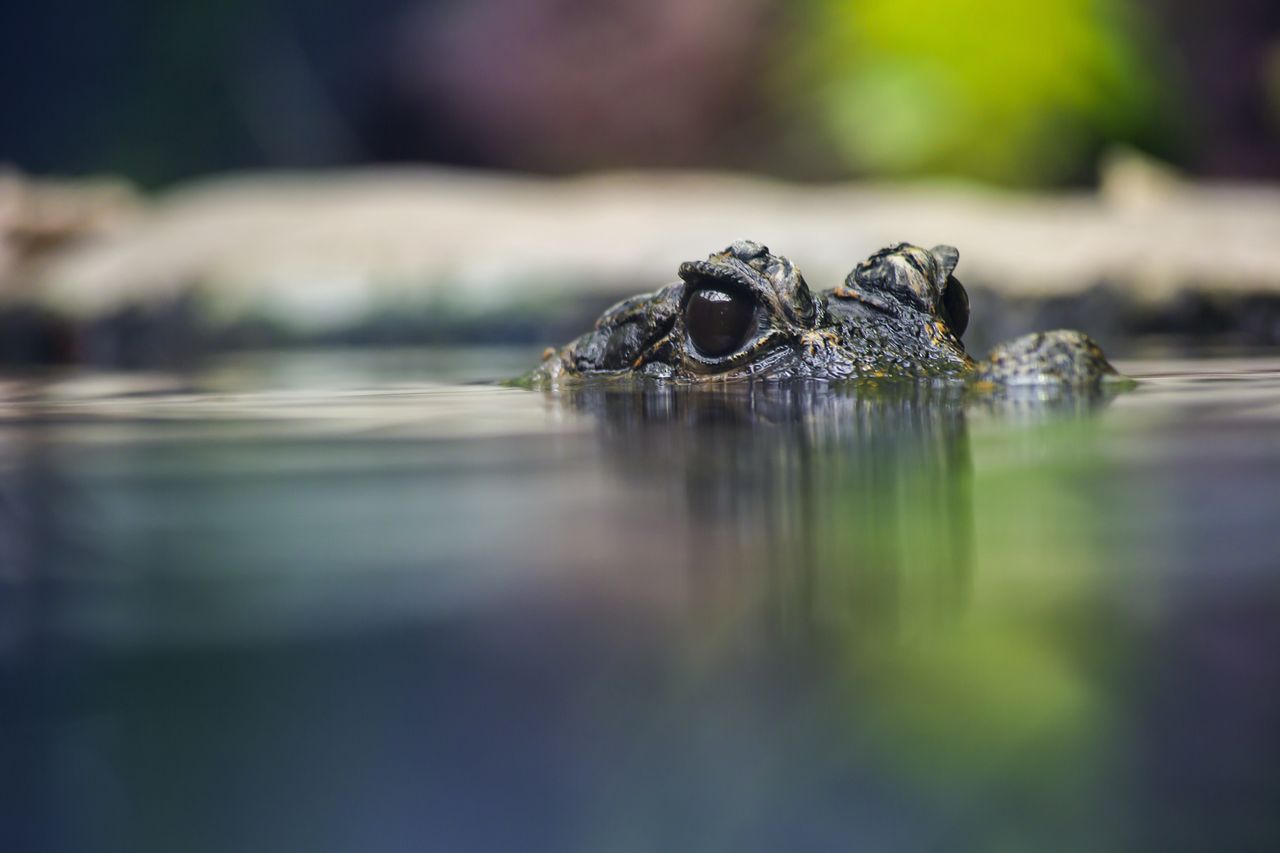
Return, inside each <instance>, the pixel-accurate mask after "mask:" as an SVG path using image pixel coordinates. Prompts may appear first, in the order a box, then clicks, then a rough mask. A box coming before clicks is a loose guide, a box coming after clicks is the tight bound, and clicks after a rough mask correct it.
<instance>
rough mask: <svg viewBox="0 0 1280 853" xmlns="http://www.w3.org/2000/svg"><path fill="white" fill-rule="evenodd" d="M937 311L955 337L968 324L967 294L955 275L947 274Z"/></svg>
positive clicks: (961, 333) (961, 332) (960, 333)
mask: <svg viewBox="0 0 1280 853" xmlns="http://www.w3.org/2000/svg"><path fill="white" fill-rule="evenodd" d="M939 309H940V311H939V313H941V314H942V319H943V320H944V321H945V322H946V324H947V325H948V326H950V327H951V331H953V332H955V333H956V337H957V338H958V337H960V336H961V335H963V334H964V330H965V329H966V328H968V326H969V294H968V293H967V292H966V291H965V289H964V285H962V284H961V283H960V281H959V279H957V278H956V277H955V276H953V275H951V276H947V289H946V290H944V291H942V304H941V305H940V306H939Z"/></svg>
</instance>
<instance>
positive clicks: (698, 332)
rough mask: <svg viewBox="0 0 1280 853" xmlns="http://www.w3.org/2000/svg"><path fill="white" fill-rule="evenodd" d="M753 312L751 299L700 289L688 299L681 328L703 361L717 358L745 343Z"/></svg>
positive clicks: (753, 304)
mask: <svg viewBox="0 0 1280 853" xmlns="http://www.w3.org/2000/svg"><path fill="white" fill-rule="evenodd" d="M755 313H756V312H755V302H754V300H752V299H751V297H749V296H746V295H743V294H738V293H728V292H726V291H723V290H717V289H715V288H713V287H704V288H702V289H701V290H698V291H696V292H695V293H694V294H693V295H692V296H691V297H689V304H687V305H686V306H685V308H684V325H685V328H686V329H687V330H688V331H689V340H691V341H692V342H693V345H694V346H695V347H696V348H697V349H698V352H700V353H701V354H702V355H704V356H706V357H707V358H721V357H723V356H726V355H729V354H730V353H732V352H734V351H736V350H738V349H740V348H741V347H742V345H743V344H745V343H746V342H747V338H748V337H750V335H751V331H752V327H753V326H754V325H755Z"/></svg>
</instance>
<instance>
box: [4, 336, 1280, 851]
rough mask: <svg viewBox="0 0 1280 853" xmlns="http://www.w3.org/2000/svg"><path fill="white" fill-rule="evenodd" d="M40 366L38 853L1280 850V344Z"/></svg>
mask: <svg viewBox="0 0 1280 853" xmlns="http://www.w3.org/2000/svg"><path fill="white" fill-rule="evenodd" d="M532 360H533V355H532V354H530V353H528V352H521V351H503V350H495V351H491V352H485V353H479V354H478V353H476V352H474V351H466V352H461V353H459V352H456V351H455V352H449V351H424V352H417V353H394V352H392V353H382V354H379V355H376V356H370V355H367V354H364V355H362V354H358V353H348V352H328V353H314V354H295V355H289V356H272V357H257V358H248V357H241V358H237V359H229V360H227V361H225V362H223V363H221V364H219V365H216V366H215V367H214V368H212V369H209V370H206V371H203V372H201V373H198V374H194V375H187V376H173V375H162V374H154V375H152V374H128V375H106V374H91V373H74V372H73V373H50V374H44V375H34V376H33V375H25V376H13V377H9V378H7V379H4V380H3V381H2V382H0V703H2V704H0V724H2V725H3V733H4V746H3V752H0V802H2V803H3V805H0V846H3V849H6V850H69V851H97V850H104V851H117V850H118V851H151V850H155V851H170V850H184V851H205V850H207V851H226V850H307V851H328V850H333V851H346V850H369V851H382V850H423V849H432V850H450V851H453V850H475V849H495V850H557V851H559V850H582V851H609V850H627V851H630V850H699V851H702V850H732V851H743V850H851V849H865V850H877V851H879V850H886V851H893V850H903V851H922V850H945V851H965V850H973V851H996V850H1038V851H1053V850H1063V851H1079V850H1090V851H1107V850H1116V851H1135V850H1151V851H1173V850H1202V849H1203V850H1255V849H1256V850H1272V849H1277V845H1280V822H1278V821H1277V818H1276V817H1275V816H1274V805H1275V803H1276V802H1280V781H1277V774H1276V772H1275V769H1274V768H1275V767H1276V766H1278V764H1280V680H1278V676H1280V659H1278V658H1277V656H1276V649H1278V648H1280V558H1277V554H1280V361H1277V360H1266V359H1257V358H1253V359H1236V360H1231V359H1223V358H1217V359H1207V360H1199V361H1169V360H1165V361H1131V362H1127V363H1124V364H1122V365H1121V367H1122V369H1124V370H1125V371H1126V372H1128V373H1129V374H1131V375H1134V376H1137V377H1139V378H1140V379H1142V384H1141V386H1140V388H1139V389H1138V390H1137V391H1136V392H1133V393H1130V394H1126V395H1121V396H1118V397H1115V398H1110V399H1106V398H1095V397H1088V396H1079V395H1045V396H1043V397H1041V396H1027V395H1022V396H1016V397H1011V398H999V399H985V400H977V401H974V400H965V399H964V398H963V397H962V396H961V395H958V394H956V393H954V392H947V391H942V390H937V389H933V390H929V389H924V390H920V389H914V390H913V389H905V390H904V389H892V388H890V389H882V390H881V391H879V392H876V393H869V392H867V391H866V390H865V389H864V390H863V391H861V392H858V391H855V390H852V389H840V388H831V387H823V386H786V387H773V388H770V387H768V386H758V387H742V388H733V389H723V390H720V391H712V392H696V393H685V392H681V393H677V392H672V391H666V392H664V391H659V390H653V391H650V392H648V393H617V392H615V393H607V392H603V391H590V390H587V391H578V392H572V393H570V392H565V393H560V394H545V393H540V392H529V391H522V390H518V389H510V388H502V387H497V386H492V385H481V384H467V383H473V382H474V381H475V380H478V379H482V378H486V377H493V376H503V375H513V374H514V373H516V372H518V371H519V370H520V369H521V368H522V367H523V366H524V365H527V364H529V363H531V362H532Z"/></svg>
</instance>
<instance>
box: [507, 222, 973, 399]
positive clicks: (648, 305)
mask: <svg viewBox="0 0 1280 853" xmlns="http://www.w3.org/2000/svg"><path fill="white" fill-rule="evenodd" d="M958 257H959V255H958V253H957V252H956V250H955V249H952V248H950V247H946V246H939V247H937V248H935V249H933V250H925V249H921V248H920V247H918V246H911V245H909V244H906V243H903V244H899V245H897V246H894V247H892V248H890V249H886V250H884V251H882V252H877V253H876V254H875V255H873V256H872V257H871V258H869V259H868V260H866V261H863V262H862V263H860V264H859V265H858V266H857V267H856V268H855V269H854V270H853V271H852V272H851V273H849V276H848V277H847V279H846V280H845V283H844V285H842V286H841V287H838V288H835V289H834V290H831V291H825V292H822V293H820V294H817V295H814V294H812V293H811V292H810V290H809V287H808V285H807V284H806V283H805V280H804V277H803V276H802V275H801V274H800V271H799V270H798V269H797V268H796V267H795V265H794V264H792V263H791V261H789V260H787V259H786V258H784V257H782V256H780V255H775V254H773V253H771V252H770V251H769V250H768V249H767V248H766V247H765V246H763V245H761V244H759V243H754V242H751V241H746V240H744V241H739V242H736V243H733V244H732V245H730V246H728V247H727V248H725V249H724V250H722V251H719V252H715V253H713V254H711V255H710V256H708V257H707V259H706V260H702V261H688V262H686V263H683V264H681V265H680V268H679V277H680V280H679V281H678V282H676V283H674V284H671V285H668V286H667V287H664V288H662V289H661V290H658V291H656V292H654V293H649V294H644V295H641V296H637V297H634V298H632V299H627V300H624V301H623V302H620V303H618V304H617V305H615V306H613V307H612V308H610V309H609V310H608V311H606V312H605V313H604V315H603V316H601V317H600V319H599V320H598V321H597V322H596V326H595V328H594V329H593V330H592V331H590V332H588V333H587V334H585V335H583V336H581V337H580V338H578V339H577V340H575V341H573V342H572V343H570V344H569V345H568V346H566V347H563V348H562V349H560V350H556V351H551V352H549V353H548V356H547V358H546V359H545V360H544V361H543V364H542V365H541V366H540V367H539V368H538V369H537V370H536V371H535V372H534V374H533V375H532V377H531V378H532V380H533V381H534V382H535V383H538V384H557V383H561V382H566V381H569V382H572V381H576V380H579V379H587V378H592V377H599V378H610V377H612V378H626V377H650V378H656V379H662V380H669V381H676V382H684V383H698V382H711V381H729V380H736V379H745V378H751V377H762V378H768V379H787V378H802V379H819V380H829V379H848V378H859V377H863V378H865V377H897V376H902V377H908V376H957V375H961V374H963V373H966V372H968V371H969V370H970V369H971V368H972V361H971V360H970V359H969V357H968V356H967V355H966V354H965V352H964V347H963V345H962V344H961V343H960V336H961V334H962V333H963V331H964V327H965V325H966V324H967V321H968V299H967V297H966V296H965V294H964V289H963V287H961V286H960V284H959V282H958V281H956V280H955V278H954V276H952V271H953V270H954V269H955V265H956V262H957V260H958Z"/></svg>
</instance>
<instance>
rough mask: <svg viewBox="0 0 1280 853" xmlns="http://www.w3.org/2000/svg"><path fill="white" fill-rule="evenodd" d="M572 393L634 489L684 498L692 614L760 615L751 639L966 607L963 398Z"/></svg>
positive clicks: (571, 400)
mask: <svg viewBox="0 0 1280 853" xmlns="http://www.w3.org/2000/svg"><path fill="white" fill-rule="evenodd" d="M563 400H564V402H565V403H566V404H567V405H568V406H570V407H572V408H574V409H578V410H583V411H587V412H590V413H592V414H593V415H594V416H595V418H596V420H597V423H598V434H599V437H600V440H601V443H602V445H603V447H604V451H605V457H606V459H607V460H608V461H609V463H610V464H612V465H614V466H616V467H617V469H618V471H619V473H620V475H621V476H622V477H623V479H624V480H625V481H626V482H629V483H645V482H654V481H656V482H657V483H659V484H660V485H661V486H665V487H666V488H665V491H666V492H667V493H670V494H681V493H682V494H681V497H682V502H681V504H680V511H681V512H683V513H684V514H686V515H687V516H688V517H689V518H690V519H691V520H692V523H693V524H694V525H695V526H696V533H695V535H694V536H693V537H692V538H691V540H690V549H691V550H690V552H689V554H688V555H687V557H685V558H684V562H685V563H686V565H687V566H688V568H689V575H690V576H689V579H688V582H689V584H690V586H691V589H692V590H693V591H694V592H695V593H700V594H697V595H695V598H694V599H693V600H692V601H691V602H690V606H691V608H692V612H693V613H694V614H695V618H696V619H699V620H702V619H705V618H706V617H707V614H708V613H714V612H716V610H717V609H719V608H722V607H724V606H726V605H727V604H729V603H730V602H733V603H735V604H737V605H739V606H741V607H744V608H748V609H750V610H751V611H752V612H753V613H754V614H755V616H756V617H758V618H757V619H756V620H755V621H753V622H752V624H751V625H750V630H752V631H766V632H777V631H780V630H781V631H787V630H790V631H793V632H800V633H804V632H808V631H811V630H822V629H824V628H825V629H833V628H836V627H838V626H846V627H848V628H849V629H851V630H854V631H856V632H859V633H868V634H872V635H876V634H883V633H885V632H889V633H896V632H898V631H900V630H904V629H905V628H906V627H907V626H906V625H904V624H903V622H904V620H905V621H906V622H907V623H911V624H914V625H916V626H918V627H923V626H927V625H936V624H939V623H941V622H946V621H949V620H951V619H953V618H954V617H955V616H956V614H957V613H958V611H959V608H960V607H962V606H963V601H964V597H965V594H966V588H967V585H968V576H969V573H970V570H971V569H970V566H971V562H972V554H971V550H972V548H971V545H972V543H971V536H972V528H973V519H972V508H971V505H970V501H971V494H970V493H971V490H972V483H971V482H970V478H971V461H970V453H969V446H968V437H967V434H966V428H965V413H964V407H963V400H962V398H961V396H960V394H959V393H958V391H957V389H954V388H931V387H913V386H901V387H895V386H891V387H888V388H883V389H874V390H868V389H863V390H862V391H861V392H857V391H855V390H852V389H844V390H841V389H833V388H831V387H829V386H825V385H818V384H814V385H789V386H779V385H761V386H737V387H734V386H730V387H726V388H721V389H672V388H661V387H655V388H653V389H650V390H648V391H645V392H643V393H637V392H617V391H608V390H601V389H580V390H577V391H573V392H567V393H566V394H565V396H564V398H563ZM742 596H754V597H755V598H756V599H757V600H754V601H742V600H740V599H741V597H742ZM742 615H743V614H739V617H741V616H742Z"/></svg>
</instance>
